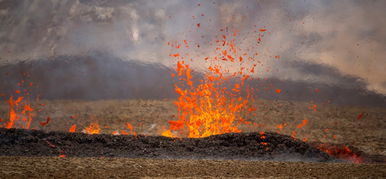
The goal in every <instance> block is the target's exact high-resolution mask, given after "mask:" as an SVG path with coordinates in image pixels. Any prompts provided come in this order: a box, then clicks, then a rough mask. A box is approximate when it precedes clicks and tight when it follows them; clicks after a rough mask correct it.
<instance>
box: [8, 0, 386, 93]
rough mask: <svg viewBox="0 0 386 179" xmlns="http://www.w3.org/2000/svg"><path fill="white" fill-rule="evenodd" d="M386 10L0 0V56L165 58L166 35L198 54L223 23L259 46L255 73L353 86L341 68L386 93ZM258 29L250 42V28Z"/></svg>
mask: <svg viewBox="0 0 386 179" xmlns="http://www.w3.org/2000/svg"><path fill="white" fill-rule="evenodd" d="M385 9H386V1H381V0H368V1H358V0H340V1H334V0H312V1H311V0H291V1H285V0H282V1H271V0H259V1H256V0H253V1H252V0H250V1H248V0H245V1H230V0H226V1H191V0H167V1H166V0H165V1H125V0H115V1H111V0H71V1H70V0H68V1H66V0H28V1H27V0H24V1H23V0H17V1H14V0H0V22H1V24H2V25H1V26H0V53H1V57H0V58H1V59H0V60H1V63H3V64H4V63H15V62H16V61H17V60H26V59H36V58H40V57H48V56H57V55H77V54H86V53H88V52H90V51H95V50H98V51H106V52H110V53H113V54H115V55H117V56H121V57H123V58H127V59H137V60H140V61H146V62H157V63H162V64H165V65H167V66H171V65H173V61H171V60H170V57H169V54H170V53H171V52H172V51H171V49H170V48H169V47H168V46H167V45H166V43H167V42H168V41H171V40H185V39H186V40H189V41H190V42H192V43H193V44H200V46H201V47H200V48H192V49H191V50H189V49H188V50H187V51H186V52H187V53H190V54H191V55H192V56H194V57H195V58H202V57H205V56H208V55H211V53H213V50H212V49H213V45H211V43H210V42H212V41H213V40H214V39H215V36H216V35H218V34H219V29H221V28H225V27H228V28H229V29H236V30H237V31H238V34H240V35H239V36H238V43H240V47H241V48H243V49H252V50H257V51H260V52H261V57H260V59H259V60H261V61H262V62H264V63H265V64H266V65H267V66H270V67H271V68H272V69H274V70H271V71H270V72H265V73H261V74H258V75H259V76H261V77H274V78H278V79H281V80H292V81H308V82H319V83H325V84H330V85H343V86H347V87H350V85H351V86H352V85H354V84H353V83H355V81H353V80H349V81H347V80H346V81H345V79H346V78H345V76H348V77H349V78H350V79H352V78H356V79H357V80H358V82H360V83H364V84H365V85H366V88H367V89H368V90H371V91H374V92H377V93H379V94H383V95H386V70H385V68H386V59H385V58H386V31H385V30H384V29H385V27H386V20H385V19H384V17H385V15H386V13H385V11H384V10H385ZM198 23H200V27H199V28H198V27H196V25H197V24H198ZM263 27H264V28H267V30H268V31H267V33H266V35H265V37H264V39H263V43H262V45H261V46H259V47H256V46H255V45H253V44H252V41H251V40H250V39H251V38H252V37H253V38H255V36H253V33H252V32H253V31H254V30H256V29H258V28H263ZM273 55H279V56H280V57H281V58H280V59H273V58H272V56H273ZM195 65H196V67H197V68H198V67H200V66H202V64H201V62H197V63H196V64H195Z"/></svg>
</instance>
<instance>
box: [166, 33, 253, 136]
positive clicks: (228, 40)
mask: <svg viewBox="0 0 386 179" xmlns="http://www.w3.org/2000/svg"><path fill="white" fill-rule="evenodd" d="M235 36H236V33H233V35H232V36H231V37H228V36H226V35H222V38H221V39H220V40H217V41H216V44H217V47H216V50H215V51H216V55H215V56H214V57H206V58H204V59H203V60H204V61H205V62H208V63H209V66H208V67H207V68H206V69H207V71H206V72H205V75H204V78H203V79H201V80H199V81H197V80H194V79H193V73H192V71H193V70H192V69H191V67H190V65H189V64H188V62H189V60H186V59H185V58H184V56H183V55H182V54H181V53H174V54H171V55H170V56H171V57H173V58H175V59H176V60H177V66H176V71H177V72H176V75H172V76H175V77H177V79H178V81H179V82H180V83H178V84H176V85H175V91H176V93H177V94H178V95H179V98H178V100H177V101H175V104H176V105H177V108H178V120H177V121H169V122H168V123H169V129H168V130H165V131H163V133H162V135H163V136H167V137H185V136H186V137H190V138H198V137H207V136H210V135H216V134H223V133H232V132H241V130H240V129H239V125H240V124H246V123H250V122H248V121H245V119H243V118H242V116H241V112H242V111H247V112H253V111H255V110H256V109H255V108H253V107H248V109H247V104H248V102H249V98H248V97H250V95H248V96H247V97H244V96H245V95H244V96H243V95H242V92H245V91H246V89H247V87H246V85H245V81H246V80H247V79H248V78H249V77H250V75H251V73H253V72H254V67H255V66H256V65H255V64H253V65H251V66H250V67H248V66H245V64H244V61H243V59H250V60H253V59H252V58H248V57H245V56H246V55H245V54H244V55H241V54H239V53H238V51H239V49H238V48H237V47H236V41H235ZM168 44H169V45H170V46H172V47H174V48H177V49H179V48H181V45H180V44H178V43H168ZM184 44H185V46H186V47H188V45H187V42H186V41H184ZM243 56H244V57H243ZM236 59H238V60H236ZM224 63H228V65H224ZM229 66H231V67H232V69H229V68H227V67H229ZM235 69H236V70H235ZM181 83H182V84H181Z"/></svg>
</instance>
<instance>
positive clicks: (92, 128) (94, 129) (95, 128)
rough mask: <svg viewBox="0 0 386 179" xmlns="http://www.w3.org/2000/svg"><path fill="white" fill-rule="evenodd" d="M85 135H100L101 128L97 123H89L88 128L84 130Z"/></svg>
mask: <svg viewBox="0 0 386 179" xmlns="http://www.w3.org/2000/svg"><path fill="white" fill-rule="evenodd" d="M84 132H85V133H86V134H100V133H101V128H100V127H99V124H98V123H91V124H90V125H89V126H88V127H86V128H84Z"/></svg>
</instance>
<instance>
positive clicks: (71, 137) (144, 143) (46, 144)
mask: <svg viewBox="0 0 386 179" xmlns="http://www.w3.org/2000/svg"><path fill="white" fill-rule="evenodd" d="M0 155H6V156H62V157H129V158H199V159H246V160H278V161H316V162H327V161H335V160H336V159H334V158H333V157H331V156H329V155H328V154H326V153H324V152H322V151H320V150H318V149H316V148H314V147H312V146H311V145H309V144H307V143H305V142H302V141H300V140H296V139H293V138H292V137H290V136H287V135H281V134H277V133H270V132H267V133H265V134H259V133H229V134H222V135H215V136H210V137H206V138H168V137H162V136H143V135H138V136H124V135H120V136H114V135H107V134H96V135H88V134H83V133H65V132H43V131H38V130H24V129H3V128H1V129H0Z"/></svg>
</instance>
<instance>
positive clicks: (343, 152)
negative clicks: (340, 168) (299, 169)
mask: <svg viewBox="0 0 386 179" xmlns="http://www.w3.org/2000/svg"><path fill="white" fill-rule="evenodd" d="M313 146H314V147H315V148H317V149H319V150H321V151H323V152H326V153H327V154H329V155H331V156H333V157H335V158H337V159H343V160H348V161H351V162H352V163H363V158H362V157H361V156H360V154H358V153H355V152H354V151H353V150H352V149H350V148H349V147H348V146H346V145H342V144H324V143H318V144H314V145H313Z"/></svg>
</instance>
